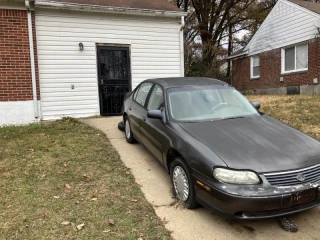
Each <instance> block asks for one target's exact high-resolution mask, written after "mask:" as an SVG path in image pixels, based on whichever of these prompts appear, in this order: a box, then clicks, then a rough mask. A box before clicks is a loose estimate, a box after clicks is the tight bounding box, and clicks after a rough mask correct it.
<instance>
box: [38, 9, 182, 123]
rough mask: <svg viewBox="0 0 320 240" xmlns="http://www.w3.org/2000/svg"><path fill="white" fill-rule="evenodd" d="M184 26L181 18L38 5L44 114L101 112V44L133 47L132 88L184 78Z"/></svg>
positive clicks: (66, 114) (131, 51)
mask: <svg viewBox="0 0 320 240" xmlns="http://www.w3.org/2000/svg"><path fill="white" fill-rule="evenodd" d="M180 28H181V25H180V18H179V19H174V18H164V17H161V18H160V17H157V18H156V17H142V16H141V17H140V16H133V15H132V16H131V15H123V14H122V15H116V14H102V13H85V12H71V11H62V10H60V11H54V10H43V9H36V29H37V49H38V61H39V78H40V92H41V111H42V118H43V119H44V120H47V119H57V118H60V117H62V116H73V117H85V116H92V115H96V114H100V111H99V97H98V72H97V56H96V54H97V53H96V51H97V49H96V46H97V44H107V45H126V46H129V47H130V57H131V59H130V60H131V78H132V89H134V88H135V87H136V86H137V85H138V84H139V83H140V82H141V81H143V80H145V79H149V78H161V77H180V76H181V72H183V71H182V69H181V49H180ZM80 42H82V43H83V46H84V50H83V51H80V50H79V43H80ZM71 85H74V89H71Z"/></svg>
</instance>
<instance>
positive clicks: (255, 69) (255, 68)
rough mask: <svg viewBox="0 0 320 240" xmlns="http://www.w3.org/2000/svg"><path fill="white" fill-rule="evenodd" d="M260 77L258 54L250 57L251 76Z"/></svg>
mask: <svg viewBox="0 0 320 240" xmlns="http://www.w3.org/2000/svg"><path fill="white" fill-rule="evenodd" d="M258 77H260V56H259V55H256V56H253V57H251V78H258Z"/></svg>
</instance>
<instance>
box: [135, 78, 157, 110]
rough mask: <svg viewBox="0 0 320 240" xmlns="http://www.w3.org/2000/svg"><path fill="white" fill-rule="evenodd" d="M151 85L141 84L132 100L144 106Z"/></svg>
mask: <svg viewBox="0 0 320 240" xmlns="http://www.w3.org/2000/svg"><path fill="white" fill-rule="evenodd" d="M152 84H153V83H143V84H141V86H140V87H139V89H138V91H137V92H136V94H135V96H134V100H135V101H136V102H137V103H139V104H141V105H142V106H144V104H145V103H146V100H147V97H148V94H149V91H150V89H151V87H152Z"/></svg>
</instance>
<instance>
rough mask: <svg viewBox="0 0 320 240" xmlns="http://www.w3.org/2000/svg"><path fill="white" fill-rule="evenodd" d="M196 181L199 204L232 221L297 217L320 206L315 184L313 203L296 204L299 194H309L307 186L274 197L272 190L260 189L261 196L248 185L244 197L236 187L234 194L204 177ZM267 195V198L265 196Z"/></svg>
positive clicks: (319, 192)
mask: <svg viewBox="0 0 320 240" xmlns="http://www.w3.org/2000/svg"><path fill="white" fill-rule="evenodd" d="M193 181H194V186H195V191H196V199H197V201H198V202H199V203H200V204H201V205H203V206H205V207H207V208H209V209H211V210H213V211H216V212H219V213H222V214H223V215H225V216H226V217H230V218H236V219H259V218H272V217H278V216H283V215H289V214H293V213H296V212H300V211H303V210H307V209H310V208H313V207H316V206H318V205H320V187H318V185H312V186H310V188H309V189H314V190H312V191H313V192H314V193H312V194H315V196H312V200H310V201H309V200H308V199H307V201H302V202H301V203H300V202H297V201H296V199H297V196H298V195H297V194H300V193H302V192H303V191H304V192H305V191H308V188H306V187H305V188H304V190H301V189H298V188H296V187H294V189H291V190H290V191H289V189H288V188H287V189H286V190H283V191H279V193H278V194H275V193H274V194H271V193H270V189H269V190H266V189H265V188H259V189H260V190H259V194H258V192H255V191H254V190H252V187H251V188H250V187H249V186H247V188H248V189H249V190H248V194H243V192H244V191H243V186H242V194H241V195H236V194H237V193H236V192H235V190H234V188H233V189H232V191H233V193H230V192H228V189H221V188H220V189H219V186H218V187H217V186H214V185H215V184H214V183H212V182H211V183H209V181H204V179H203V178H202V179H199V178H198V177H194V179H193ZM223 187H225V186H223ZM239 188H240V187H239ZM270 188H274V187H273V186H272V187H270ZM264 192H265V195H263V194H264ZM273 192H277V191H273ZM313 197H314V198H313Z"/></svg>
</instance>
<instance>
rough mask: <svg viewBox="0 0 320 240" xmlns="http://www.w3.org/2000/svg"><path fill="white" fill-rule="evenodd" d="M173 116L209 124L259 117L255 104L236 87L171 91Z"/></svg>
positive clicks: (170, 103) (184, 88)
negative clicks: (213, 121)
mask: <svg viewBox="0 0 320 240" xmlns="http://www.w3.org/2000/svg"><path fill="white" fill-rule="evenodd" d="M167 93H168V105H169V113H170V116H171V117H172V118H173V119H174V120H177V121H187V122H190V121H205V120H217V119H228V118H240V117H246V116H255V115H256V116H258V115H259V114H258V112H257V110H256V109H255V108H254V107H253V106H252V105H251V103H250V102H249V101H248V100H247V99H246V98H245V97H244V96H243V95H242V94H241V93H240V92H238V91H237V90H235V89H234V88H230V87H228V88H226V87H222V86H214V87H210V86H209V87H208V86H205V87H198V86H194V87H193V86H188V87H183V88H170V89H168V91H167Z"/></svg>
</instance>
